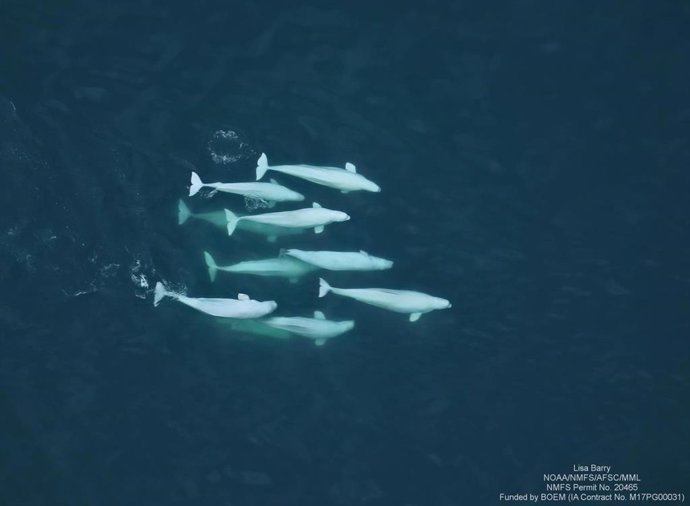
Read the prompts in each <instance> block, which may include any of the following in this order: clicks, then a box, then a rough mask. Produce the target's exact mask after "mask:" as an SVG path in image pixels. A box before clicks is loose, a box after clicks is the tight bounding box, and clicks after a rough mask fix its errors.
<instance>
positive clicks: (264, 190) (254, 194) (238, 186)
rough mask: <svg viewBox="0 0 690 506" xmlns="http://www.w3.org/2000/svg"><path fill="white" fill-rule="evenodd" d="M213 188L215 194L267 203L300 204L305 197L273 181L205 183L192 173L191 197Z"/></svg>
mask: <svg viewBox="0 0 690 506" xmlns="http://www.w3.org/2000/svg"><path fill="white" fill-rule="evenodd" d="M204 187H207V188H213V192H214V193H215V192H224V193H234V194H236V195H243V196H245V197H249V198H252V199H258V200H265V201H267V202H299V201H301V200H304V195H302V194H301V193H298V192H296V191H293V190H291V189H290V188H287V187H285V186H282V185H280V184H278V183H277V182H275V181H273V180H271V182H270V183H255V182H249V183H204V182H203V181H201V178H200V177H199V175H198V174H197V173H196V172H192V177H191V186H190V187H189V196H190V197H191V196H193V195H196V194H197V193H198V192H199V190H201V189H202V188H204Z"/></svg>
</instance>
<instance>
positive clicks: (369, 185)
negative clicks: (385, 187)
mask: <svg viewBox="0 0 690 506" xmlns="http://www.w3.org/2000/svg"><path fill="white" fill-rule="evenodd" d="M363 189H364V190H365V191H368V192H375V193H379V192H380V191H381V187H380V186H379V185H377V184H376V183H374V182H373V181H369V180H367V181H366V182H365V183H364V185H363Z"/></svg>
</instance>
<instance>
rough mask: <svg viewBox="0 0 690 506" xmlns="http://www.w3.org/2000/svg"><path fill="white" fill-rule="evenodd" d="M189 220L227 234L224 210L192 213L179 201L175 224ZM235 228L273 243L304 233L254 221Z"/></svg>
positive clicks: (302, 230) (226, 219)
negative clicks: (197, 221) (214, 227)
mask: <svg viewBox="0 0 690 506" xmlns="http://www.w3.org/2000/svg"><path fill="white" fill-rule="evenodd" d="M190 219H195V220H201V221H206V222H208V223H211V224H212V225H215V226H217V227H219V228H222V229H223V230H225V231H226V232H227V230H228V218H227V217H226V215H225V209H222V210H220V211H211V212H208V213H194V212H192V211H191V209H189V206H187V204H186V203H185V202H184V201H183V200H179V201H178V203H177V223H178V224H179V225H183V224H184V223H186V222H187V221H188V220H190ZM237 228H238V229H239V230H244V231H247V232H250V233H253V234H256V235H261V236H264V237H265V238H266V240H267V241H268V242H275V241H276V240H277V239H278V238H279V237H283V236H286V235H298V234H302V233H304V229H299V228H287V227H278V226H274V225H264V224H263V223H257V222H254V221H244V220H243V221H240V223H238V225H237Z"/></svg>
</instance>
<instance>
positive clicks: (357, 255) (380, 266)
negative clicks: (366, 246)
mask: <svg viewBox="0 0 690 506" xmlns="http://www.w3.org/2000/svg"><path fill="white" fill-rule="evenodd" d="M281 254H282V255H283V256H289V257H293V258H297V259H299V260H302V261H303V262H306V263H308V264H311V265H314V266H316V267H320V268H321V269H326V270H329V271H380V270H385V269H390V268H391V267H393V262H392V261H391V260H386V259H385V258H379V257H375V256H371V255H369V254H368V253H367V252H366V251H358V252H354V251H304V250H300V249H284V250H282V251H281Z"/></svg>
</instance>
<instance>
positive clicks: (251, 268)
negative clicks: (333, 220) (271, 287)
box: [204, 251, 317, 283]
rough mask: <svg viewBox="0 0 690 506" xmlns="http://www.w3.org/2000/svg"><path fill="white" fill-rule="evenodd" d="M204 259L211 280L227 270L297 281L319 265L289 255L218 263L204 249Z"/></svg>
mask: <svg viewBox="0 0 690 506" xmlns="http://www.w3.org/2000/svg"><path fill="white" fill-rule="evenodd" d="M204 260H205V261H206V267H207V268H208V275H209V277H210V278H211V282H213V281H215V279H216V273H217V272H218V271H225V272H234V273H236V274H253V275H255V276H276V277H283V278H288V279H289V280H290V281H291V282H293V283H295V282H297V279H298V278H299V277H300V276H303V275H304V274H306V273H307V272H311V271H313V270H316V269H317V267H315V266H313V265H311V264H308V263H306V262H302V261H301V260H298V259H297V258H292V257H287V256H280V257H277V258H266V259H263V260H245V261H244V262H239V263H236V264H233V265H218V264H216V261H215V259H214V258H213V257H212V256H211V254H210V253H209V252H208V251H204Z"/></svg>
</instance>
